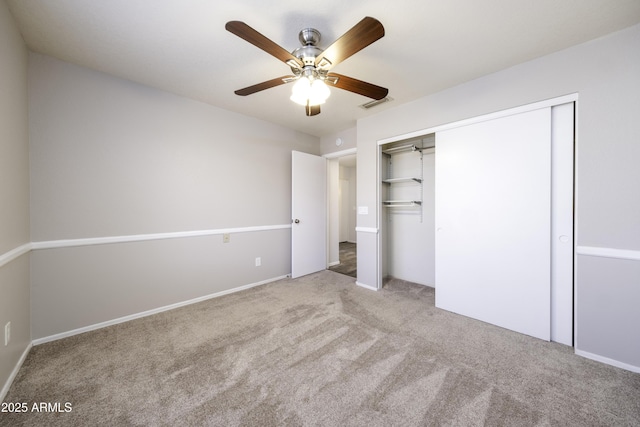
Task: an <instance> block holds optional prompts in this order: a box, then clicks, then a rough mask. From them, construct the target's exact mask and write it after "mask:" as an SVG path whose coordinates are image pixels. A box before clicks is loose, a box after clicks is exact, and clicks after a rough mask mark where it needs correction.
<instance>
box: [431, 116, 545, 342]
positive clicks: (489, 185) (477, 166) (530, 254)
mask: <svg viewBox="0 0 640 427" xmlns="http://www.w3.org/2000/svg"><path fill="white" fill-rule="evenodd" d="M436 143H437V147H438V148H437V152H436V306H437V307H439V308H443V309H445V310H449V311H453V312H455V313H459V314H463V315H465V316H469V317H472V318H475V319H479V320H482V321H485V322H488V323H492V324H495V325H498V326H501V327H504V328H507V329H511V330H514V331H517V332H521V333H524V334H527V335H531V336H534V337H537V338H541V339H544V340H549V338H550V305H551V302H550V251H551V249H550V233H551V220H550V198H551V112H550V108H543V109H540V110H534V111H530V112H525V113H520V114H515V115H512V116H507V117H503V118H498V119H494V120H488V121H485V122H480V123H476V124H471V125H468V126H463V127H459V128H455V129H450V130H445V131H442V132H438V133H437V134H436Z"/></svg>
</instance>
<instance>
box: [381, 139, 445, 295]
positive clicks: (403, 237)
mask: <svg viewBox="0 0 640 427" xmlns="http://www.w3.org/2000/svg"><path fill="white" fill-rule="evenodd" d="M411 147H415V148H411ZM379 149H380V157H379V158H380V201H381V204H382V207H381V215H380V233H381V240H380V241H381V248H380V250H381V255H382V256H381V261H382V277H383V284H384V283H385V282H386V281H387V280H388V279H390V278H396V279H401V280H407V281H410V282H414V283H418V284H421V285H426V286H431V287H435V134H430V135H425V136H422V137H420V138H414V139H410V140H403V141H397V142H393V143H389V144H384V145H381V146H380V147H379Z"/></svg>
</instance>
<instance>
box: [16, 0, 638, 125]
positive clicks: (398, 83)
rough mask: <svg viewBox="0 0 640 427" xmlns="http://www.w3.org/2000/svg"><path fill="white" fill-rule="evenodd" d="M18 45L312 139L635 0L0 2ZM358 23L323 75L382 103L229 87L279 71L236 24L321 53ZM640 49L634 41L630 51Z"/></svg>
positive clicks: (550, 47)
mask: <svg viewBox="0 0 640 427" xmlns="http://www.w3.org/2000/svg"><path fill="white" fill-rule="evenodd" d="M7 3H8V4H9V7H10V10H11V11H12V13H13V15H14V16H15V18H16V21H17V24H18V27H19V28H20V31H21V32H22V34H23V36H24V39H25V41H26V43H27V45H28V47H29V48H30V49H31V50H33V51H36V52H40V53H44V54H47V55H51V56H54V57H56V58H60V59H62V60H65V61H69V62H72V63H75V64H79V65H83V66H86V67H89V68H93V69H96V70H100V71H104V72H106V73H109V74H112V75H115V76H118V77H122V78H125V79H130V80H133V81H135V82H139V83H143V84H146V85H149V86H153V87H156V88H159V89H163V90H166V91H169V92H173V93H176V94H179V95H183V96H187V97H190V98H194V99H197V100H201V101H204V102H206V103H208V104H211V105H215V106H218V107H222V108H225V109H228V110H232V111H236V112H240V113H242V114H246V115H249V116H253V117H257V118H260V119H263V120H267V121H270V122H274V123H278V124H281V125H284V126H288V127H290V128H293V129H296V130H299V131H302V132H305V133H309V134H312V135H317V136H322V135H326V134H329V133H333V132H338V131H341V130H343V129H346V128H349V127H352V126H354V125H355V122H356V120H357V119H359V118H361V117H364V116H366V115H369V114H375V113H377V112H379V111H382V110H383V109H385V108H392V107H393V106H395V105H399V104H402V103H406V102H409V101H412V100H414V99H417V98H419V97H423V96H425V95H428V94H431V93H435V92H438V91H441V90H443V89H446V88H448V87H452V86H455V85H458V84H460V83H463V82H466V81H469V80H472V79H475V78H478V77H480V76H483V75H486V74H489V73H492V72H494V71H497V70H500V69H504V68H507V67H510V66H513V65H515V64H518V63H521V62H524V61H527V60H530V59H533V58H536V57H539V56H543V55H546V54H548V53H551V52H555V51H558V50H562V49H565V48H567V47H569V46H572V45H575V44H578V43H582V42H585V41H587V40H591V39H594V38H597V37H600V36H602V35H605V34H608V33H610V32H613V31H616V30H619V29H622V28H625V27H628V26H631V25H634V24H636V23H638V22H640V0H535V1H533V0H397V1H394V2H390V1H389V0H349V1H346V0H323V1H319V2H311V3H307V2H302V1H293V0H274V1H264V0H7ZM365 16H372V17H374V18H377V19H378V20H380V21H381V22H382V24H383V25H384V27H385V32H386V34H385V36H384V37H383V38H382V39H380V40H378V41H377V42H375V43H373V44H372V45H370V46H368V47H367V48H365V49H364V50H362V51H360V52H358V53H356V54H355V55H354V56H352V57H351V58H349V59H347V60H346V61H344V62H343V63H341V64H339V65H337V66H336V67H335V68H333V70H332V71H335V72H338V73H341V74H345V75H348V76H350V77H354V78H357V79H360V80H365V81H367V82H370V83H373V84H376V85H379V86H384V87H387V88H389V96H390V97H392V98H393V101H392V102H389V103H387V104H383V105H380V106H377V107H375V108H372V109H371V110H364V109H362V108H359V107H358V106H359V105H360V104H363V103H365V102H367V101H369V100H370V99H368V98H366V97H363V96H360V95H356V94H353V93H350V92H345V91H342V90H339V89H335V88H334V89H332V94H331V97H330V98H329V100H328V101H327V103H326V104H325V105H323V106H322V113H321V114H320V115H318V116H315V117H306V116H305V114H304V108H303V107H300V106H298V105H296V104H294V103H293V102H291V101H290V100H289V95H290V90H291V87H290V85H283V86H280V87H277V88H272V89H268V90H265V91H263V92H259V93H256V94H253V95H250V96H247V97H240V96H237V95H235V94H234V93H233V91H234V90H236V89H240V88H243V87H246V86H250V85H252V84H255V83H259V82H262V81H265V80H270V79H272V78H275V77H279V76H283V75H286V74H290V70H289V68H288V67H287V66H286V65H285V64H283V63H281V62H279V61H278V60H277V59H275V58H274V57H272V56H270V55H268V54H266V53H264V52H263V51H261V50H259V49H258V48H256V47H255V46H253V45H251V44H249V43H247V42H246V41H244V40H242V39H240V38H238V37H236V36H234V35H233V34H231V33H229V32H227V31H226V30H225V29H224V25H225V23H226V22H227V21H230V20H240V21H244V22H246V23H247V24H248V25H250V26H251V27H253V28H254V29H256V30H257V31H259V32H261V33H262V34H264V35H265V36H267V37H268V38H270V39H271V40H273V41H275V42H276V43H277V44H279V45H280V46H282V47H284V48H285V49H287V50H290V51H291V50H293V49H295V48H296V47H298V46H299V42H298V32H299V31H300V30H301V29H302V28H305V27H313V28H316V29H318V30H319V31H320V32H321V34H322V41H321V42H320V47H321V48H325V47H327V46H328V45H329V44H331V43H332V42H333V41H334V40H336V39H337V38H338V37H339V36H341V35H342V34H344V33H345V32H346V31H347V30H349V29H350V28H351V27H352V26H353V25H355V24H356V23H357V22H358V21H360V20H361V19H362V18H363V17H365ZM639 49H640V46H639Z"/></svg>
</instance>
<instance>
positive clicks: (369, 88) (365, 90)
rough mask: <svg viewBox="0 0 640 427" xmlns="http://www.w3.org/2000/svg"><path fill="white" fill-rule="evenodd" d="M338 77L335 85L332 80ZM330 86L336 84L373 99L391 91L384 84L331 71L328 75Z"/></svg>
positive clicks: (380, 97)
mask: <svg viewBox="0 0 640 427" xmlns="http://www.w3.org/2000/svg"><path fill="white" fill-rule="evenodd" d="M336 78H337V79H338V80H337V81H336V82H335V83H333V85H332V84H331V81H332V80H334V79H336ZM326 82H328V86H335V87H337V88H339V89H344V90H348V91H349V92H353V93H357V94H359V95H364V96H367V97H369V98H373V99H382V98H384V97H385V96H387V94H388V93H389V89H387V88H386V87H382V86H376V85H374V84H371V83H367V82H363V81H362V80H358V79H354V78H353V77H348V76H343V75H342V74H336V73H329V74H328V75H327V80H326Z"/></svg>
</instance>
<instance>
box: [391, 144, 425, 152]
mask: <svg viewBox="0 0 640 427" xmlns="http://www.w3.org/2000/svg"><path fill="white" fill-rule="evenodd" d="M404 150H411V151H419V152H422V148H420V147H418V146H416V145H415V144H411V145H402V146H400V147H392V148H388V149H386V150H383V151H382V152H383V153H393V152H396V151H404Z"/></svg>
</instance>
